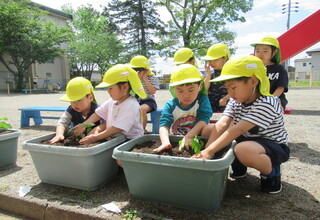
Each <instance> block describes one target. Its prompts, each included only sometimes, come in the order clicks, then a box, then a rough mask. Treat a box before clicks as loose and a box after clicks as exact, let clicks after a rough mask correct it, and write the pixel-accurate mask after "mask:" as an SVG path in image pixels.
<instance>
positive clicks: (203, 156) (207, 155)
mask: <svg viewBox="0 0 320 220" xmlns="http://www.w3.org/2000/svg"><path fill="white" fill-rule="evenodd" d="M213 157H214V154H210V153H208V152H207V151H206V149H205V150H202V151H200V153H198V154H195V155H193V156H192V157H191V158H195V159H204V160H210V159H211V158H213Z"/></svg>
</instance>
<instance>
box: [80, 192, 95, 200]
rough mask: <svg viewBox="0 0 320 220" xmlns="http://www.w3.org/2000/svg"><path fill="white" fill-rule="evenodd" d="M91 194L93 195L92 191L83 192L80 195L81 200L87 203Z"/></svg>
mask: <svg viewBox="0 0 320 220" xmlns="http://www.w3.org/2000/svg"><path fill="white" fill-rule="evenodd" d="M91 194H92V193H91V192H90V191H82V192H81V193H80V195H79V198H80V200H82V201H84V202H85V201H87V200H88V199H89V198H90V196H91Z"/></svg>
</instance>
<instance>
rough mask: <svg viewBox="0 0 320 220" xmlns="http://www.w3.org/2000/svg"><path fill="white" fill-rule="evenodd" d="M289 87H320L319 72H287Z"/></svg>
mask: <svg viewBox="0 0 320 220" xmlns="http://www.w3.org/2000/svg"><path fill="white" fill-rule="evenodd" d="M288 77H289V87H320V71H305V72H288Z"/></svg>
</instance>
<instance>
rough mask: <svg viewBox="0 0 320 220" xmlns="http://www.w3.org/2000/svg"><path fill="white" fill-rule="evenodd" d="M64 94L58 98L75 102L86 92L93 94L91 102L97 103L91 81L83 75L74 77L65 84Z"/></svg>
mask: <svg viewBox="0 0 320 220" xmlns="http://www.w3.org/2000/svg"><path fill="white" fill-rule="evenodd" d="M66 90H67V91H66V94H65V95H64V96H62V97H61V98H60V100H61V101H66V102H75V101H79V100H81V99H82V98H83V97H85V96H86V95H88V94H91V93H92V95H93V99H94V100H93V102H94V103H97V101H96V98H95V95H94V93H93V86H92V84H91V82H90V81H89V80H88V79H86V78H84V77H75V78H73V79H71V80H70V81H69V82H68V84H67V89H66Z"/></svg>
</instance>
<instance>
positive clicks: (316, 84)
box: [289, 80, 320, 87]
mask: <svg viewBox="0 0 320 220" xmlns="http://www.w3.org/2000/svg"><path fill="white" fill-rule="evenodd" d="M289 87H320V81H316V80H313V81H312V85H311V86H310V80H299V81H296V82H295V81H289Z"/></svg>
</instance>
